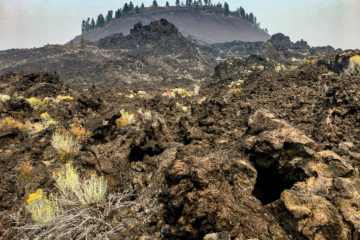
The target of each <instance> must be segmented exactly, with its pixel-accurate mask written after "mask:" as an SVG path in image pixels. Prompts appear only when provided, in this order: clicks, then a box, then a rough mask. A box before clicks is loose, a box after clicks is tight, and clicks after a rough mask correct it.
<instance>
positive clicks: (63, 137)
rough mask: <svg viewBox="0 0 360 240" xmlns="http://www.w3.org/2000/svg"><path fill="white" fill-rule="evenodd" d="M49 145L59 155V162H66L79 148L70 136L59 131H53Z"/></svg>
mask: <svg viewBox="0 0 360 240" xmlns="http://www.w3.org/2000/svg"><path fill="white" fill-rule="evenodd" d="M51 145H52V146H53V147H54V148H55V149H56V150H57V152H58V153H59V155H60V158H59V161H66V160H68V159H69V158H71V157H72V156H74V155H76V154H77V153H78V152H79V150H80V147H81V145H80V144H79V143H78V142H77V141H76V139H74V137H73V136H72V135H71V134H67V133H65V132H63V133H61V132H60V131H59V130H57V131H55V133H54V134H53V136H52V139H51Z"/></svg>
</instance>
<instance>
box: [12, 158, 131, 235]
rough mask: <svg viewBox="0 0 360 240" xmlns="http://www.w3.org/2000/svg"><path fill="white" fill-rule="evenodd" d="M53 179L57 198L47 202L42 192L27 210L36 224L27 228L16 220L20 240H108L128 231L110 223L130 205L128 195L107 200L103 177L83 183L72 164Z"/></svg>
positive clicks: (40, 190)
mask: <svg viewBox="0 0 360 240" xmlns="http://www.w3.org/2000/svg"><path fill="white" fill-rule="evenodd" d="M53 177H54V180H55V184H56V187H57V188H58V190H59V194H58V195H56V198H53V197H52V195H50V197H49V198H47V195H46V193H45V192H43V191H42V189H39V190H37V191H36V192H35V193H33V194H30V196H29V198H28V200H27V205H26V207H27V209H28V210H29V212H30V213H31V215H32V217H33V220H34V221H35V224H24V223H21V222H20V221H19V218H14V220H16V223H17V227H16V228H17V229H18V230H20V233H19V238H18V239H54V240H60V239H61V240H62V239H108V238H107V237H108V236H109V235H111V234H114V233H115V231H117V230H118V229H120V228H121V229H124V228H125V226H124V225H123V224H121V223H120V225H118V226H116V227H113V226H112V223H111V221H110V223H109V219H110V218H112V217H111V216H113V213H114V212H115V211H117V210H119V209H120V208H126V207H128V206H129V205H130V202H129V200H128V199H130V196H129V195H128V194H114V195H109V196H108V197H106V181H105V180H104V178H103V177H98V176H96V175H95V174H93V175H91V177H90V179H89V180H88V181H84V180H83V179H81V178H80V176H79V174H78V172H77V171H76V169H75V168H73V167H72V166H71V164H69V163H67V164H65V166H63V167H62V168H61V170H60V171H59V172H54V173H53ZM54 199H55V200H54ZM117 224H119V223H117ZM20 236H21V237H23V238H21V237H20Z"/></svg>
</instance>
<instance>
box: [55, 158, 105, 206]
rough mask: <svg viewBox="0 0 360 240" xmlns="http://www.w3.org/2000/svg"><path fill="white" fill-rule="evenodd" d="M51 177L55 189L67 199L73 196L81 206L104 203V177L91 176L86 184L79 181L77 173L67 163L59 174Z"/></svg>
mask: <svg viewBox="0 0 360 240" xmlns="http://www.w3.org/2000/svg"><path fill="white" fill-rule="evenodd" d="M53 177H54V179H55V182H56V187H57V188H58V189H59V190H60V191H61V193H62V196H64V197H65V198H67V199H72V198H73V196H75V197H76V198H77V200H78V201H79V202H80V203H81V204H82V205H90V204H96V203H101V202H104V201H105V196H106V188H107V186H106V182H105V180H104V177H98V176H96V175H95V174H92V175H91V177H90V179H89V180H88V181H87V182H85V181H81V179H80V177H79V174H78V172H77V171H76V169H75V168H73V167H72V166H71V164H69V163H67V164H66V165H65V166H64V167H63V168H62V169H61V171H60V172H57V173H53Z"/></svg>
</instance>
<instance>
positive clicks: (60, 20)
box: [0, 0, 360, 49]
mask: <svg viewBox="0 0 360 240" xmlns="http://www.w3.org/2000/svg"><path fill="white" fill-rule="evenodd" d="M184 1H185V0H184ZM141 2H144V4H145V6H148V5H150V4H151V3H152V0H133V3H134V4H135V5H136V4H139V5H140V4H141ZM165 2H166V0H158V3H159V4H160V5H165ZM169 2H171V4H173V3H174V2H175V0H171V1H169ZM213 2H214V0H213ZM216 2H217V1H216ZM221 2H224V1H221ZM227 2H228V3H229V5H230V8H231V9H232V10H234V9H235V8H237V7H239V6H243V7H244V8H245V10H246V11H247V12H250V11H252V12H253V13H255V15H256V16H257V19H258V20H259V21H260V22H261V24H262V26H263V27H264V26H266V27H267V28H268V29H269V32H270V34H273V33H277V32H282V33H284V34H286V35H289V36H290V38H291V40H292V41H296V40H300V39H304V40H306V41H308V42H309V44H310V45H312V46H319V45H332V46H334V47H341V48H344V49H346V48H360V0H228V1H227ZM124 3H125V1H124V0H116V1H115V0H0V49H9V48H30V47H34V46H35V47H40V46H43V45H45V44H47V43H51V44H55V43H58V44H63V43H65V42H67V41H69V40H70V39H72V38H73V37H74V36H76V35H78V34H79V33H80V25H81V20H82V19H84V18H87V17H94V18H95V17H96V16H97V15H98V14H99V13H106V12H107V10H110V9H113V10H114V9H117V8H119V7H122V6H123V4H124Z"/></svg>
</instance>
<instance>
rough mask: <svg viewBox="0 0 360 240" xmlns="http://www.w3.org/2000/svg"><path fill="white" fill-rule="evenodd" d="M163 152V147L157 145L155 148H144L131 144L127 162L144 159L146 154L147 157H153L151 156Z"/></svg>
mask: <svg viewBox="0 0 360 240" xmlns="http://www.w3.org/2000/svg"><path fill="white" fill-rule="evenodd" d="M163 152H164V149H163V148H161V147H159V146H155V149H153V148H148V149H145V150H143V149H141V148H140V147H139V146H133V147H132V148H131V151H130V154H129V157H128V160H129V162H137V161H142V160H144V156H145V155H147V156H149V157H153V156H155V155H159V154H161V153H163Z"/></svg>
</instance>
